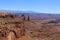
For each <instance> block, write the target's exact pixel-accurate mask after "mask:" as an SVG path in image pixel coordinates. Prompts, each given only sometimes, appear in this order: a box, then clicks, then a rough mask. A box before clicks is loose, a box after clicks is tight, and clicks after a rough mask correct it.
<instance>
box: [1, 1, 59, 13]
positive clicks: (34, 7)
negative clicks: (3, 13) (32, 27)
mask: <svg viewBox="0 0 60 40" xmlns="http://www.w3.org/2000/svg"><path fill="white" fill-rule="evenodd" d="M0 10H20V11H35V12H41V13H60V0H0Z"/></svg>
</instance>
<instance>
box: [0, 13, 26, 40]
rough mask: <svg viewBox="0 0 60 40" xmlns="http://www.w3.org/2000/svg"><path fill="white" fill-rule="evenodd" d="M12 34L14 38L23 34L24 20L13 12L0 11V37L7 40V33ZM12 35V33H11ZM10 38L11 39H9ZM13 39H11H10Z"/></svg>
mask: <svg viewBox="0 0 60 40" xmlns="http://www.w3.org/2000/svg"><path fill="white" fill-rule="evenodd" d="M11 33H12V34H14V35H15V38H20V37H22V36H25V28H24V22H23V20H21V18H20V17H19V16H17V15H15V14H13V15H12V14H9V13H4V12H1V13H0V39H1V40H5V39H6V40H9V39H8V35H10V34H11ZM12 36H13V35H12ZM10 40H11V39H10ZM12 40H13V39H12Z"/></svg>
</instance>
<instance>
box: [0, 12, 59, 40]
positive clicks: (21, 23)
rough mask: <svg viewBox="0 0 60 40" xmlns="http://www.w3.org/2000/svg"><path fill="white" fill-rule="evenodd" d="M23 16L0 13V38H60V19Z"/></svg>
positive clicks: (3, 39) (44, 39) (5, 39)
mask: <svg viewBox="0 0 60 40" xmlns="http://www.w3.org/2000/svg"><path fill="white" fill-rule="evenodd" d="M23 16H24V15H23ZM24 17H25V16H24ZM24 17H22V16H18V15H15V14H9V13H4V12H2V13H0V40H60V19H56V18H43V19H37V18H38V17H34V18H35V19H34V18H32V16H29V18H30V19H28V20H27V18H28V17H27V16H26V17H25V19H26V20H25V19H24V20H23V18H24Z"/></svg>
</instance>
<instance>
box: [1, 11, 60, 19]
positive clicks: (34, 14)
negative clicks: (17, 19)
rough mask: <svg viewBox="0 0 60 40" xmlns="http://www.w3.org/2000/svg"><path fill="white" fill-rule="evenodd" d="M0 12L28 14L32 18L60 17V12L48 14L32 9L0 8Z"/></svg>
mask: <svg viewBox="0 0 60 40" xmlns="http://www.w3.org/2000/svg"><path fill="white" fill-rule="evenodd" d="M0 12H10V13H14V14H17V15H21V14H24V15H25V16H30V17H31V18H32V19H33V18H35V19H40V18H42V19H44V18H56V19H60V14H48V13H37V12H33V11H18V10H17V11H13V10H0Z"/></svg>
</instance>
